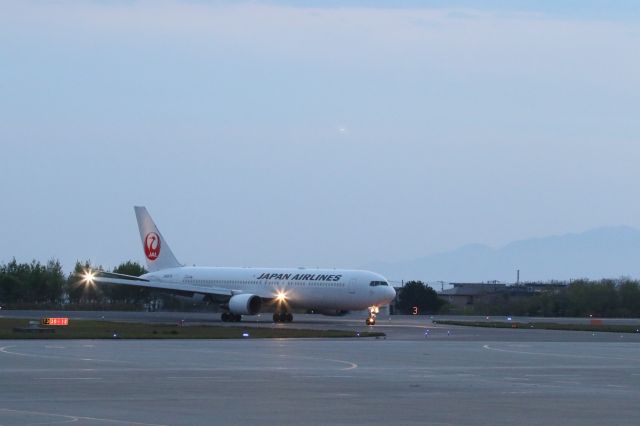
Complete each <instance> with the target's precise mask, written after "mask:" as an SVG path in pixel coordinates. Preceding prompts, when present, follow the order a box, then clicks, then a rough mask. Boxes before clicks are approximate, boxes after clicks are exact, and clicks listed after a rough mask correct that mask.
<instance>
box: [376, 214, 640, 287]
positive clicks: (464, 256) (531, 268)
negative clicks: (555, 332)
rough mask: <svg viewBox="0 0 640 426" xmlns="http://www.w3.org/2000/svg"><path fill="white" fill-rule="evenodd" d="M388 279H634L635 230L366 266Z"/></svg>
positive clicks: (639, 259)
mask: <svg viewBox="0 0 640 426" xmlns="http://www.w3.org/2000/svg"><path fill="white" fill-rule="evenodd" d="M366 269H371V270H374V271H377V272H380V273H382V274H383V275H385V276H386V277H387V278H388V279H390V280H392V281H401V280H405V281H406V280H410V279H419V280H423V281H429V282H433V281H437V280H442V281H446V282H481V281H490V280H499V281H503V282H514V281H515V280H516V271H517V270H518V269H519V270H520V271H521V275H520V277H521V281H547V280H569V279H576V278H590V279H599V278H618V277H621V276H626V277H632V278H637V277H640V230H638V229H636V228H633V227H630V226H625V225H620V226H603V227H599V228H593V229H590V230H587V231H584V232H581V233H567V234H562V235H551V236H547V237H536V238H530V239H522V240H516V241H513V242H510V243H508V244H505V245H504V246H501V247H497V248H493V247H490V246H487V245H484V244H477V243H474V244H466V245H464V246H461V247H459V248H456V249H454V250H451V251H446V252H440V253H434V254H432V255H428V256H422V257H419V258H416V259H412V260H407V261H401V262H371V263H369V264H367V265H366Z"/></svg>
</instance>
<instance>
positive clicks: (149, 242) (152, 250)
mask: <svg viewBox="0 0 640 426" xmlns="http://www.w3.org/2000/svg"><path fill="white" fill-rule="evenodd" d="M144 254H145V256H147V259H149V260H156V259H157V258H158V256H160V236H159V235H158V234H156V233H155V232H149V233H148V234H147V236H146V237H144Z"/></svg>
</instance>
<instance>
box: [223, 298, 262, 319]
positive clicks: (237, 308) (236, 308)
mask: <svg viewBox="0 0 640 426" xmlns="http://www.w3.org/2000/svg"><path fill="white" fill-rule="evenodd" d="M261 308H262V299H260V297H259V296H256V295H255V294H236V295H234V296H232V297H231V299H229V312H231V313H232V314H235V315H255V314H257V313H258V312H260V309H261Z"/></svg>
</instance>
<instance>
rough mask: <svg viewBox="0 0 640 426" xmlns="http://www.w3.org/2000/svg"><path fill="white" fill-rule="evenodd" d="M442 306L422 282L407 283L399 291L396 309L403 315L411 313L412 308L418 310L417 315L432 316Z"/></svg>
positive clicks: (442, 303) (432, 291)
mask: <svg viewBox="0 0 640 426" xmlns="http://www.w3.org/2000/svg"><path fill="white" fill-rule="evenodd" d="M444 304H445V302H444V301H443V300H441V299H440V298H438V294H437V293H436V292H435V290H433V289H432V288H431V287H428V286H426V285H425V284H424V283H423V282H422V281H409V282H407V283H406V284H405V285H404V287H402V289H400V293H399V295H398V304H397V308H398V310H399V311H400V312H402V313H405V314H411V313H413V308H414V307H417V308H418V313H419V314H432V313H436V312H438V310H440V308H441V307H442V306H443V305H444Z"/></svg>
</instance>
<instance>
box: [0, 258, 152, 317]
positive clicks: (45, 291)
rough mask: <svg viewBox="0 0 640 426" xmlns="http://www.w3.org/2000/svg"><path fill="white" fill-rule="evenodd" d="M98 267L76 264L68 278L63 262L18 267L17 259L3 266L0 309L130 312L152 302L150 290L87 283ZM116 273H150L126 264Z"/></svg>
mask: <svg viewBox="0 0 640 426" xmlns="http://www.w3.org/2000/svg"><path fill="white" fill-rule="evenodd" d="M89 269H92V270H94V269H102V268H101V267H98V268H96V267H94V266H93V265H91V262H89V261H85V262H76V264H75V267H74V269H73V272H71V273H70V274H68V275H65V274H64V272H63V270H62V266H61V264H60V261H58V260H56V259H52V260H49V261H48V262H47V263H44V264H43V263H40V262H39V261H36V260H33V261H32V262H31V263H18V262H17V261H16V260H15V259H13V260H11V261H10V262H8V263H3V264H0V305H1V306H5V307H33V306H42V305H49V306H53V305H62V304H64V305H87V306H93V307H97V306H100V305H120V306H121V307H124V306H126V307H127V308H128V309H132V308H135V307H141V306H142V305H143V304H144V303H145V302H147V301H148V300H150V299H151V293H150V291H149V289H146V288H141V287H132V286H127V285H96V284H92V283H88V282H86V281H84V280H83V274H84V272H85V271H87V270H89ZM112 272H115V273H120V274H126V275H134V276H140V275H142V274H144V273H146V272H147V271H146V270H145V268H144V267H143V266H141V265H140V264H139V263H137V262H133V261H126V262H123V263H121V264H120V265H118V266H117V267H116V268H114V269H113V271H112Z"/></svg>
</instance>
